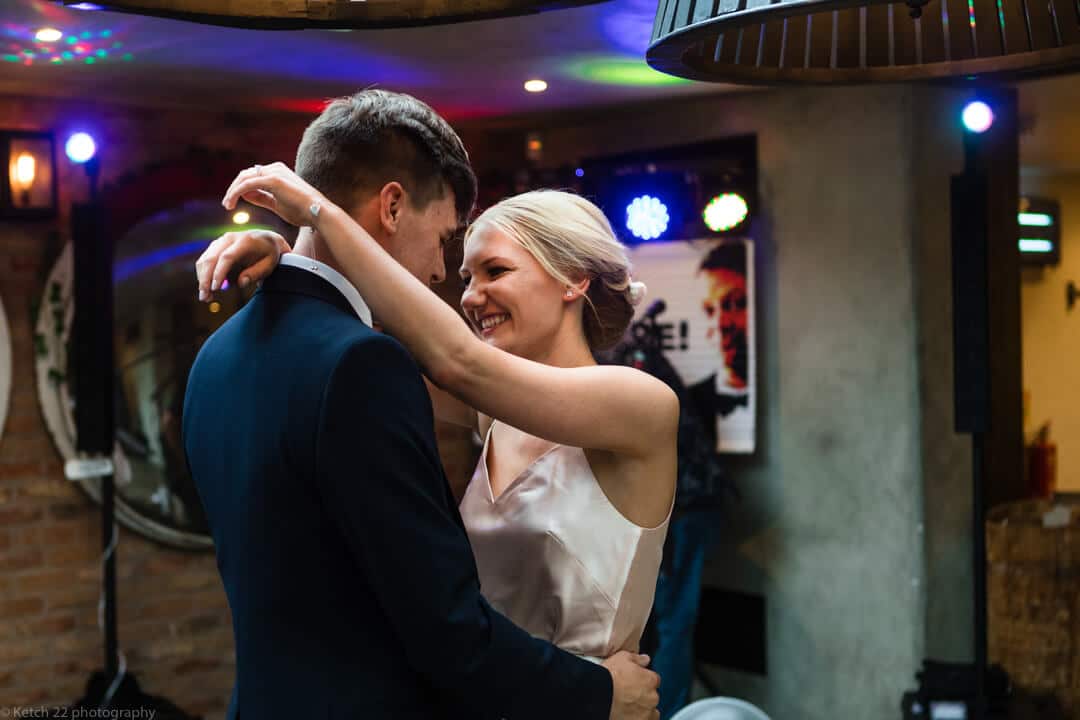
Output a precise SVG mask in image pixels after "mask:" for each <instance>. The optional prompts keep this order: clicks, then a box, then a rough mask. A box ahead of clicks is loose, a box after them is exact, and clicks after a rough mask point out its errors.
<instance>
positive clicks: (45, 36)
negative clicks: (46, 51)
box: [34, 28, 64, 43]
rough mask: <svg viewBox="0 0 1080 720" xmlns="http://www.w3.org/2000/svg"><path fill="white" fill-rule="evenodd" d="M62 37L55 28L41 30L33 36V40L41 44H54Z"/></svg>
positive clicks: (62, 34)
mask: <svg viewBox="0 0 1080 720" xmlns="http://www.w3.org/2000/svg"><path fill="white" fill-rule="evenodd" d="M63 37H64V33H62V32H60V31H59V30H57V29H56V28H41V29H40V30H38V31H37V32H36V33H35V34H34V39H35V40H37V41H38V42H42V43H54V42H56V41H57V40H60V39H61V38H63Z"/></svg>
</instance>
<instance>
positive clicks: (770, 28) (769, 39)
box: [762, 20, 784, 67]
mask: <svg viewBox="0 0 1080 720" xmlns="http://www.w3.org/2000/svg"><path fill="white" fill-rule="evenodd" d="M763 27H764V29H765V45H764V49H765V52H764V56H763V60H762V64H763V65H764V66H765V67H778V66H779V65H780V48H781V46H782V44H783V41H784V22H783V21H782V20H774V21H773V22H768V23H765V24H764V25H763Z"/></svg>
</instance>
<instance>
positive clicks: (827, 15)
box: [808, 12, 832, 68]
mask: <svg viewBox="0 0 1080 720" xmlns="http://www.w3.org/2000/svg"><path fill="white" fill-rule="evenodd" d="M808 17H809V16H808ZM812 20H813V24H812V25H811V32H810V67H812V68H827V67H830V65H829V62H830V60H831V59H832V13H831V12H824V13H819V14H817V15H815V16H813V17H812Z"/></svg>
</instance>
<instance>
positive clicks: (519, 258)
mask: <svg viewBox="0 0 1080 720" xmlns="http://www.w3.org/2000/svg"><path fill="white" fill-rule="evenodd" d="M461 279H462V280H463V281H464V282H465V293H464V295H462V297H461V308H462V310H464V311H465V316H466V318H467V319H468V321H469V324H470V325H472V327H473V329H474V330H475V331H476V333H477V334H478V335H479V336H480V337H481V338H482V339H483V340H485V341H486V342H488V343H490V344H491V345H493V346H495V347H497V348H499V349H501V350H505V351H507V352H511V353H513V354H515V355H520V356H521V357H526V358H530V359H535V358H538V357H542V355H543V354H544V353H545V352H547V351H548V350H550V348H551V344H552V342H553V341H554V339H555V336H556V334H557V333H558V330H559V327H560V325H561V323H562V320H563V313H564V312H565V311H566V310H567V303H566V302H565V297H564V293H565V291H566V288H564V287H563V286H562V285H561V284H560V283H559V281H558V280H556V279H555V278H554V277H552V276H551V275H549V274H548V273H547V271H546V270H544V268H543V266H542V265H540V263H539V262H538V261H537V260H536V258H535V257H533V255H532V254H531V253H530V252H529V251H528V250H526V249H525V248H524V247H522V246H521V244H520V243H518V242H517V241H515V240H514V239H513V238H511V237H509V236H508V235H506V234H505V233H504V232H502V231H501V230H499V229H498V228H496V227H494V226H492V225H490V224H484V225H483V226H481V227H479V228H476V229H475V230H474V231H473V232H472V233H471V234H470V236H469V239H468V242H467V243H466V245H465V257H464V261H463V263H462V266H461Z"/></svg>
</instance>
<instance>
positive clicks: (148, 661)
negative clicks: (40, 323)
mask: <svg viewBox="0 0 1080 720" xmlns="http://www.w3.org/2000/svg"><path fill="white" fill-rule="evenodd" d="M306 120H307V118H303V117H297V116H289V115H285V116H269V115H265V114H263V115H259V116H245V115H237V114H222V113H212V112H203V113H197V112H182V111H165V110H149V109H139V108H132V107H124V106H118V105H90V104H83V103H74V102H60V101H45V100H37V99H29V98H16V97H2V96H0V128H5V129H16V128H18V129H51V130H54V131H55V132H56V133H57V137H58V139H59V138H62V137H64V134H65V132H66V131H67V130H69V129H72V128H74V127H75V126H77V125H80V124H82V125H85V126H88V127H91V128H93V129H94V131H95V132H96V133H97V135H98V137H99V138H100V139H101V144H102V146H103V148H104V152H105V153H106V155H105V156H104V158H105V160H104V167H103V171H104V172H103V179H104V180H105V181H106V182H108V181H109V180H110V179H114V178H116V177H118V176H120V175H123V174H125V173H128V172H137V171H138V170H139V168H142V167H145V166H148V165H151V164H153V163H156V162H160V161H162V160H166V159H168V158H169V157H171V156H173V155H179V154H182V153H183V152H185V150H186V148H187V147H188V146H190V145H193V144H198V145H202V146H206V147H211V148H221V149H228V150H234V151H235V150H243V149H246V148H248V147H256V148H263V149H265V150H261V151H260V153H261V152H265V153H266V158H267V160H268V161H269V160H275V159H286V160H291V159H292V157H293V156H294V153H295V145H296V142H297V140H298V139H299V137H300V132H301V130H302V128H303V125H304V123H305V122H306ZM61 156H62V152H61ZM59 164H60V192H61V208H62V209H63V211H64V214H65V215H66V208H68V207H70V203H71V202H72V200H73V199H78V197H79V195H80V194H81V193H82V192H84V188H85V179H84V178H83V177H82V176H81V173H80V171H78V170H77V169H74V168H71V167H70V166H69V164H68V163H67V162H66V161H65V160H63V159H61V161H60V162H59ZM218 191H219V189H217V188H215V189H214V192H215V193H216V192H218ZM65 228H66V218H65V217H64V216H61V218H59V219H58V220H57V221H55V222H41V221H36V222H11V221H7V222H0V299H2V300H3V304H4V308H5V310H6V314H7V319H8V323H9V325H10V328H11V335H12V343H13V348H12V354H13V378H12V396H11V404H10V407H9V413H8V418H7V422H6V425H5V427H4V430H3V435H2V437H0V708H4V707H11V706H17V705H23V706H25V705H38V704H43V705H44V704H49V705H52V704H63V703H70V702H72V701H73V700H75V699H77V698H78V697H80V696H81V695H82V693H83V691H84V683H85V681H86V679H87V677H88V675H89V673H90V672H91V671H92V670H94V669H95V668H100V667H101V665H102V655H103V651H102V649H101V648H102V641H101V632H100V631H99V629H98V627H97V602H98V588H99V571H98V567H99V563H98V561H99V554H100V546H101V540H100V514H99V512H98V507H97V505H96V504H95V503H93V502H92V501H91V500H90V499H89V498H88V497H87V496H86V495H85V494H84V493H83V492H82V491H81V490H80V489H79V488H77V487H76V486H74V485H72V484H71V483H69V482H67V481H66V480H65V479H64V477H63V470H62V464H61V460H60V458H59V455H58V454H57V452H56V450H55V448H54V447H53V444H52V442H51V439H50V437H49V435H48V433H47V432H46V429H45V425H44V421H43V420H42V417H41V411H40V409H39V407H38V401H37V393H36V387H35V375H34V353H33V343H32V321H31V308H32V304H33V303H34V302H35V301H36V300H37V299H38V298H40V296H41V293H42V289H43V284H44V277H45V275H46V273H47V272H48V269H49V268H50V267H51V265H52V263H53V262H54V260H55V258H56V255H57V254H58V252H59V250H60V248H61V247H62V244H63V242H64V241H66V230H65ZM439 440H440V447H441V449H442V450H443V453H444V461H445V464H446V467H447V471H448V473H449V474H450V476H451V477H452V478H460V477H463V476H464V475H466V474H467V473H469V472H470V471H471V464H472V462H474V455H473V452H474V451H473V448H472V447H471V445H470V443H469V433H468V432H467V431H461V430H458V429H454V428H449V427H440V428H439ZM117 578H118V586H119V600H118V616H119V637H120V646H121V649H122V650H123V651H124V653H125V655H126V657H127V661H128V666H129V669H130V670H131V671H132V672H133V673H134V674H135V675H136V676H137V677H138V679H139V681H140V683H141V685H142V686H143V688H144V690H146V691H148V692H150V693H154V694H160V695H164V696H165V697H167V698H169V699H170V700H172V701H173V702H176V703H177V704H178V705H180V706H181V707H182V708H184V709H185V710H186V711H188V712H191V713H196V714H203V715H206V716H207V717H209V718H220V717H223V715H224V710H225V707H226V703H227V700H228V695H229V692H230V690H231V686H232V681H233V664H234V654H233V643H232V632H231V626H230V620H229V613H228V608H227V605H226V600H225V595H224V592H223V590H222V587H221V582H220V579H219V578H218V575H217V568H216V566H215V564H214V558H213V555H212V554H210V553H190V552H183V551H178V550H173V549H169V548H166V547H163V546H161V545H158V544H156V543H153V542H150V541H148V540H145V539H143V538H142V537H140V536H138V535H135V534H133V533H131V532H128V531H126V530H121V534H120V546H119V550H118V564H117Z"/></svg>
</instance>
